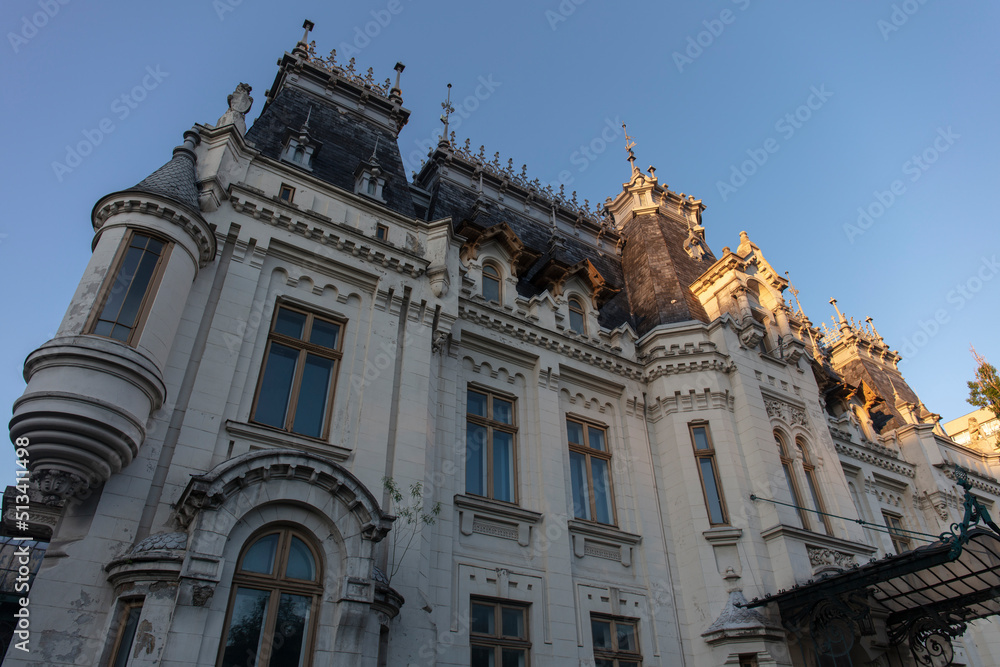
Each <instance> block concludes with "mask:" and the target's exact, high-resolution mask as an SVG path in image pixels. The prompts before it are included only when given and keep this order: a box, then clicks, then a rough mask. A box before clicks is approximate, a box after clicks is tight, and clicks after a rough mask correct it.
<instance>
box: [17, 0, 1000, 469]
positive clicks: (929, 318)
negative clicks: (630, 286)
mask: <svg viewBox="0 0 1000 667" xmlns="http://www.w3.org/2000/svg"><path fill="white" fill-rule="evenodd" d="M305 18H309V19H311V20H313V21H314V22H315V24H316V28H315V31H314V32H313V35H312V38H313V39H315V40H316V43H317V51H318V52H319V53H322V54H326V53H328V52H329V50H330V49H332V48H336V49H338V55H339V57H340V59H341V60H346V59H347V58H349V57H350V56H351V55H354V56H355V57H356V58H357V65H358V69H359V70H361V71H364V70H366V69H367V68H368V67H373V68H374V69H375V74H376V77H377V78H378V79H379V80H381V79H384V78H385V77H387V76H390V75H392V74H393V72H392V67H393V65H394V64H395V63H396V61H397V60H399V61H402V62H404V63H405V64H406V71H405V72H404V74H403V80H402V89H403V98H404V104H405V106H406V107H407V108H408V109H410V110H411V111H412V116H411V118H410V123H409V125H408V126H407V127H406V128H405V129H404V131H403V133H402V134H401V136H400V147H401V149H402V152H403V155H404V159H405V160H406V162H407V165H408V171H409V170H410V169H416V168H418V166H419V156H420V155H421V154H425V153H426V151H424V150H422V149H421V148H420V146H421V144H423V145H426V140H428V139H429V138H431V137H433V136H436V133H437V131H438V129H439V128H440V122H439V120H438V116H439V115H440V113H441V106H440V103H441V102H442V101H443V99H444V95H445V91H446V84H448V83H452V84H453V86H454V87H453V102H454V105H455V106H456V108H457V109H458V113H457V114H456V117H454V118H455V119H454V120H453V122H452V129H454V130H456V131H457V134H458V137H459V139H460V140H462V141H464V139H465V138H466V137H468V138H470V139H471V141H472V145H473V147H474V148H478V146H479V145H481V144H484V145H485V146H486V151H487V154H488V155H490V156H492V154H493V153H494V152H495V151H500V153H501V156H502V160H503V161H504V162H506V160H507V158H513V159H514V163H515V165H516V167H517V168H518V169H519V168H520V166H521V164H523V163H527V165H528V174H529V177H537V178H539V179H541V180H542V181H544V182H550V183H555V184H558V183H559V182H562V183H564V184H565V185H566V188H567V192H569V191H571V190H577V191H578V193H579V194H578V196H579V199H580V200H581V201H582V200H583V199H585V198H586V199H589V200H590V202H591V203H592V204H593V203H595V202H598V201H602V200H603V199H604V198H605V197H607V196H614V195H615V194H616V193H617V192H618V191H619V190H620V188H621V183H622V182H623V181H625V180H626V178H627V177H628V174H629V170H628V163H627V162H626V161H625V157H626V156H625V150H624V145H625V141H624V136H623V134H622V133H621V127H620V125H621V122H623V121H624V122H626V123H627V124H628V133H629V135H631V136H632V137H634V140H635V142H636V147H635V153H636V156H637V157H638V162H637V164H638V165H639V166H641V167H643V168H645V167H646V166H647V165H650V164H651V165H654V166H655V167H656V168H657V173H656V175H657V177H658V178H659V179H660V182H661V183H667V184H669V186H670V188H671V189H672V190H674V191H676V192H683V193H685V194H690V195H694V196H695V197H697V198H700V199H702V200H703V201H704V202H705V204H706V206H707V210H706V211H705V215H704V225H705V227H706V230H707V232H706V233H707V238H708V242H709V245H710V246H711V248H712V249H713V250H714V252H715V253H716V254H717V255H718V254H720V253H721V251H722V248H723V247H724V246H731V247H734V248H735V247H736V246H737V245H738V243H739V232H740V230H747V231H748V232H749V234H750V238H751V240H753V241H754V242H755V243H756V244H757V245H759V246H760V248H761V250H762V252H763V253H764V255H765V257H766V258H767V259H768V260H769V261H770V262H771V264H772V265H773V266H774V267H775V268H776V269H777V270H778V271H780V272H784V271H788V272H789V275H790V277H791V281H792V283H793V284H794V286H795V287H796V288H797V289H798V290H799V291H800V294H799V299H800V300H801V302H802V306H803V308H804V309H805V312H806V314H807V315H808V316H809V317H810V318H811V319H812V321H813V322H814V323H817V324H818V323H819V322H821V321H824V320H825V321H827V322H829V317H830V315H832V313H833V309H832V308H831V306H830V305H829V304H828V303H827V300H828V299H829V298H830V297H836V298H837V299H838V301H839V304H838V305H839V306H840V307H841V309H842V310H843V311H844V312H845V314H847V315H848V316H853V317H855V318H857V319H858V320H859V321H860V320H861V319H863V318H864V317H866V316H869V315H870V316H872V317H873V318H874V320H875V325H876V327H877V328H878V330H879V332H880V333H881V334H882V335H883V336H884V338H885V340H886V341H887V342H888V343H889V344H890V346H892V347H893V348H895V349H898V350H899V351H900V352H901V353H902V354H903V355H904V361H903V362H902V363H901V365H900V368H901V370H902V371H903V373H904V375H905V376H906V378H907V380H908V381H909V383H910V385H911V386H912V387H913V388H914V389H915V390H916V392H917V393H918V394H919V395H920V396H921V398H922V399H923V401H924V402H925V403H926V404H927V406H928V407H929V408H930V409H931V410H933V411H935V412H938V413H940V414H941V415H942V416H943V417H944V418H945V419H951V418H955V417H957V416H960V415H962V414H964V413H965V412H967V411H970V410H971V407H970V406H968V405H967V404H966V403H965V398H966V396H967V395H968V392H967V389H966V385H965V383H966V381H967V380H968V379H970V378H971V377H972V375H973V372H974V363H973V361H972V357H971V356H970V354H969V345H970V344H974V345H975V346H976V348H977V349H978V350H979V351H980V352H981V353H983V354H985V355H986V357H987V358H988V359H991V360H992V361H993V362H994V364H997V363H1000V340H998V336H997V332H998V330H1000V326H998V325H1000V314H998V301H1000V300H998V298H997V296H998V294H1000V265H998V264H997V263H996V262H997V258H998V255H1000V248H998V239H1000V232H998V230H997V224H996V218H997V213H996V206H995V203H993V200H994V198H995V195H996V192H997V181H998V179H997V176H998V171H1000V169H998V157H1000V129H998V122H997V119H998V117H1000V114H998V101H1000V93H998V72H1000V49H998V48H997V35H998V34H1000V31H998V27H1000V5H997V4H995V3H987V2H978V3H973V2H961V3H956V2H951V3H948V2H944V1H942V0H906V1H895V2H893V1H891V0H869V1H867V2H858V1H855V2H830V1H827V2H801V1H800V2H791V1H777V2H775V1H772V2H763V1H762V0H713V1H711V2H683V3H681V2H673V3H655V2H650V3H641V4H640V3H636V4H631V3H629V4H626V3H611V2H601V1H599V0H575V1H574V0H562V1H561V2H560V1H559V0H548V1H546V0H542V1H540V2H539V1H535V2H526V1H521V0H518V1H508V2H502V3H501V2H497V3H473V2H430V1H424V2H421V1H420V0H355V1H353V2H349V3H348V2H322V3H319V2H316V3H306V2H295V1H290V2H282V3H267V2H264V1H263V0H214V1H213V0H200V1H198V2H189V1H176V2H170V3H158V2H157V3H147V2H123V1H109V2H101V3H97V2H85V1H84V0H33V1H27V0H7V1H6V2H4V3H3V5H2V8H0V28H2V31H3V33H4V40H3V44H0V62H2V70H0V71H2V76H3V82H2V83H3V97H4V104H3V106H2V113H3V115H4V121H5V122H4V123H3V127H5V128H6V130H5V131H4V150H3V153H2V156H3V157H2V159H0V182H2V183H3V186H4V189H5V191H6V195H7V196H6V197H5V198H4V199H5V210H6V211H7V213H6V214H4V216H3V218H2V220H0V281H2V282H0V284H3V285H5V286H6V287H5V288H4V290H3V312H4V313H5V314H6V318H5V323H4V326H2V327H0V340H2V346H0V349H2V350H3V355H2V357H0V404H2V405H3V406H4V408H3V410H4V413H3V414H4V415H6V417H5V418H9V415H10V406H11V404H12V403H13V401H14V400H15V399H16V398H17V396H19V395H20V394H21V392H22V391H23V389H24V382H23V380H22V377H21V370H22V364H23V361H24V358H25V357H26V356H27V355H28V353H30V352H31V351H32V350H33V349H35V348H36V347H38V346H39V345H40V344H41V343H43V342H45V341H46V340H48V339H49V338H50V337H51V336H52V335H53V334H54V333H55V331H56V328H57V326H58V323H59V321H60V319H61V318H62V316H63V314H64V312H65V309H66V306H67V305H68V303H69V301H70V298H71V297H72V294H73V291H74V288H75V287H76V284H77V282H78V280H79V278H80V276H81V275H82V272H83V269H84V267H85V266H86V263H87V260H88V257H89V255H90V242H91V240H92V237H93V230H92V227H91V224H90V211H91V208H92V206H93V205H94V203H95V202H96V201H97V199H99V198H100V197H101V196H103V195H104V194H107V193H109V192H113V191H115V190H119V189H123V188H126V187H129V186H131V185H133V184H135V183H137V182H138V181H139V180H141V179H142V178H144V177H145V176H146V175H147V174H149V173H150V172H151V171H153V170H154V169H156V168H157V167H159V166H160V165H161V164H163V163H164V162H166V161H167V160H168V159H169V158H170V155H171V149H172V148H173V147H174V146H175V145H177V144H179V143H181V141H182V134H183V132H184V131H185V130H187V129H189V128H190V127H191V126H192V125H193V124H194V123H196V122H201V123H214V122H215V121H216V119H217V118H218V117H219V116H220V115H221V114H222V113H223V112H224V111H225V110H226V107H227V105H226V96H227V95H228V94H229V93H231V92H232V91H233V89H234V88H235V86H236V84H237V83H239V82H241V81H244V82H247V83H249V84H250V85H251V86H252V87H253V93H252V95H253V97H254V98H255V99H256V101H255V103H254V106H253V109H252V110H251V112H250V114H249V118H248V120H251V119H252V118H255V117H256V115H257V114H258V113H259V111H260V108H261V106H262V103H263V101H264V91H265V90H267V88H268V86H270V85H271V83H272V81H273V79H274V75H275V72H276V67H275V62H276V60H277V59H278V58H280V57H281V54H282V53H283V52H284V51H291V49H292V48H293V47H294V45H295V43H296V41H297V40H298V39H299V38H300V36H301V34H302V29H301V27H300V26H301V25H302V21H303V19H305ZM345 54H346V55H345ZM81 144H82V148H81V147H80V146H81ZM68 147H72V149H73V151H74V152H75V153H76V157H74V155H69V154H68V150H67V149H68ZM78 148H79V150H77V149H78ZM84 152H85V153H86V154H84ZM859 209H860V211H859ZM11 459H12V456H7V455H4V456H2V457H0V475H2V477H0V480H5V481H4V483H9V482H10V481H12V480H13V465H12V463H11Z"/></svg>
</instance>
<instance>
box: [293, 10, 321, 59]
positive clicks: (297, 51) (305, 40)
mask: <svg viewBox="0 0 1000 667" xmlns="http://www.w3.org/2000/svg"><path fill="white" fill-rule="evenodd" d="M302 27H303V28H305V32H304V33H302V39H301V40H299V43H298V44H296V45H295V48H294V49H292V55H293V56H298V57H299V58H309V31H310V30H312V29H313V28H314V27H316V26H315V25H314V24H313V22H312V21H310V20H309V19H306V20H305V21H304V22H303V23H302Z"/></svg>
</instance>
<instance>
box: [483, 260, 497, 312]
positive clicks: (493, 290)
mask: <svg viewBox="0 0 1000 667" xmlns="http://www.w3.org/2000/svg"><path fill="white" fill-rule="evenodd" d="M500 296H501V293H500V271H499V270H498V269H497V267H495V266H493V265H492V264H483V298H484V299H486V300H487V301H495V302H496V303H501V299H500Z"/></svg>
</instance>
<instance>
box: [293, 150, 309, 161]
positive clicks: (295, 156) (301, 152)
mask: <svg viewBox="0 0 1000 667" xmlns="http://www.w3.org/2000/svg"><path fill="white" fill-rule="evenodd" d="M305 154H306V152H305V150H304V149H303V148H302V146H299V147H298V148H296V149H295V153H293V154H292V162H297V163H299V164H302V157H303V156H304V155H305Z"/></svg>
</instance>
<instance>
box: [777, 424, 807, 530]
mask: <svg viewBox="0 0 1000 667" xmlns="http://www.w3.org/2000/svg"><path fill="white" fill-rule="evenodd" d="M774 442H775V444H777V445H778V459H779V460H780V461H781V467H782V468H783V469H784V471H785V480H786V481H787V482H788V484H789V489H788V492H789V493H790V494H791V496H792V504H793V505H795V508H796V512H798V515H799V521H800V522H801V523H802V528H803V529H805V530H812V528H811V526H812V524H811V522H810V521H809V512H807V511H806V510H805V503H803V502H802V493H801V492H800V491H799V483H798V481H797V480H796V479H795V460H794V459H792V457H791V456H790V455H789V453H788V443H787V442H786V440H785V435H784V434H783V433H782V432H781V431H779V430H777V429H775V430H774Z"/></svg>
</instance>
